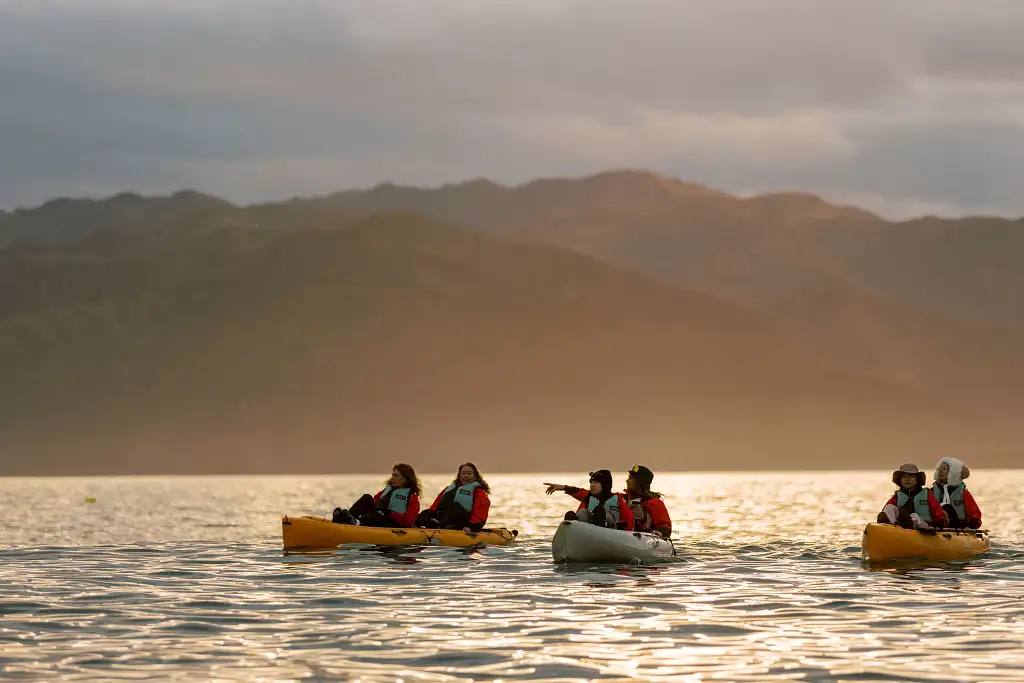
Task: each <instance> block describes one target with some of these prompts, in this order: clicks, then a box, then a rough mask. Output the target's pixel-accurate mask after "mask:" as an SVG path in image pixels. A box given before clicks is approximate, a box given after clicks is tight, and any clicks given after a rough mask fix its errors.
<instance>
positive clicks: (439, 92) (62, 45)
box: [0, 0, 1024, 214]
mask: <svg viewBox="0 0 1024 683" xmlns="http://www.w3.org/2000/svg"><path fill="white" fill-rule="evenodd" d="M1022 28H1024V4H1022V3H1008V2H1007V3H999V2H995V0H993V1H991V2H986V3H981V4H978V5H972V10H971V12H970V13H965V12H964V11H963V6H962V4H961V3H958V2H954V1H952V0H935V1H934V2H931V3H928V4H927V6H925V5H921V4H915V3H891V2H884V1H883V0H860V1H855V0H826V1H822V0H778V1H777V2H772V3H753V2H744V1H742V0H693V1H692V2H686V3H682V2H679V3H672V2H659V1H656V0H638V1H636V2H629V3H623V2H617V1H615V0H604V1H601V0H594V1H588V0H492V1H490V2H486V3H481V2H474V1H472V0H434V1H432V2H430V3H423V2H418V1H416V0H393V2H387V3H382V2H379V1H375V0H349V1H348V2H345V3H334V2H327V1H326V0H324V1H316V0H294V1H293V2H289V3H280V2H270V1H269V0H246V1H244V2H243V1H242V0H220V1H216V2H214V1H201V0H179V1H177V2H170V1H167V0H149V1H148V2H146V3H138V2H128V1H126V0H121V1H115V0H81V1H78V2H71V1H70V0H65V1H56V0H33V2H31V3H25V2H19V1H18V0H7V1H4V0H0V93H4V95H5V96H4V101H3V106H0V207H7V208H10V207H12V206H16V205H27V204H32V203H36V202H39V201H41V200H43V199H45V198H47V197H52V196H56V195H62V194H75V193H78V192H84V191H88V192H90V193H94V192H96V191H97V189H96V188H106V190H107V191H108V192H116V191H118V190H122V189H134V190H137V191H142V192H164V191H169V190H173V189H177V188H179V187H198V188H199V189H202V190H206V191H210V192H214V193H219V194H223V195H225V196H227V197H228V198H229V199H232V200H234V201H253V200H260V199H268V198H276V197H286V196H289V195H292V194H310V193H313V192H325V191H330V190H334V189H340V188H343V187H350V186H367V185H372V184H374V183H377V182H379V181H382V180H394V181H398V182H412V183H418V184H436V183H441V182H448V181H453V180H459V179H464V178H470V177H479V176H487V177H491V178H494V179H497V180H501V181H506V182H518V181H522V180H526V179H529V178H530V177H533V176H536V175H551V174H576V173H588V172H593V171H598V170H603V169H606V168H610V167H621V166H631V167H647V168H651V169H653V170H656V171H660V172H663V173H667V174H670V175H676V174H678V175H681V176H684V177H686V178H688V179H692V180H697V181H701V182H706V183H709V184H714V185H716V186H718V187H721V188H722V189H726V190H733V191H738V190H740V189H754V190H772V189H803V190H809V191H817V192H821V193H823V194H825V195H826V196H835V197H853V196H863V197H877V198H879V200H878V201H876V202H875V203H876V204H878V205H883V204H885V203H886V202H889V203H890V204H892V205H893V206H896V205H897V204H898V205H900V206H904V207H909V206H914V205H920V206H942V207H952V210H953V211H956V210H960V211H970V210H977V209H979V208H985V209H986V210H989V209H994V210H997V211H1000V212H1004V213H1013V214H1020V213H1024V194H1022V193H1020V192H1019V191H1018V189H1017V188H1015V187H1014V186H1013V178H1014V177H1020V176H1021V174H1024V148H1022V143H1021V139H1022V138H1024V136H1022V135H1021V133H1022V132H1024V131H1022V126H1024V47H1022V45H1024V43H1022V42H1021V41H1020V40H1019V39H1018V36H1019V35H1020V29H1022ZM915 203H916V204H915Z"/></svg>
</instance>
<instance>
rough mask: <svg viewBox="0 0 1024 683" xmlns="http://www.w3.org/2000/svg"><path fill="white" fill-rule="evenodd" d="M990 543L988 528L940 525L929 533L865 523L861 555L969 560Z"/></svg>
mask: <svg viewBox="0 0 1024 683" xmlns="http://www.w3.org/2000/svg"><path fill="white" fill-rule="evenodd" d="M990 547H991V546H990V543H989V538H988V531H986V530H978V531H976V530H974V529H966V530H961V529H939V530H937V531H936V533H934V534H932V533H925V532H922V531H917V530H914V529H904V528H902V527H898V526H893V525H892V524H868V525H867V526H865V527H864V535H863V536H862V538H861V552H862V553H863V555H864V559H866V560H870V561H872V562H885V561H887V560H909V559H914V558H923V559H927V560H951V561H962V560H970V559H971V558H974V557H977V556H978V555H982V554H984V553H987V552H988V551H989V548H990Z"/></svg>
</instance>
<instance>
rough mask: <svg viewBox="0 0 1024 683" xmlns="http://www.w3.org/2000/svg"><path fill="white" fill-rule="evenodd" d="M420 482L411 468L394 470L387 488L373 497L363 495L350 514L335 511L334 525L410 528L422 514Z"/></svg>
mask: <svg viewBox="0 0 1024 683" xmlns="http://www.w3.org/2000/svg"><path fill="white" fill-rule="evenodd" d="M421 493H423V491H422V489H421V488H420V482H419V479H417V478H416V470H414V469H413V468H412V465H407V464H405V463H404V462H400V463H398V464H396V465H395V466H394V467H393V468H392V470H391V478H390V479H388V480H387V482H386V485H385V486H384V488H383V489H382V490H380V491H378V492H377V494H376V495H374V496H371V495H370V494H368V493H364V494H363V495H362V496H360V498H359V500H357V501H356V502H355V503H353V504H352V507H350V508H349V509H347V510H343V509H341V508H334V515H333V517H332V520H331V521H333V522H334V523H335V524H359V525H362V526H386V527H406V528H408V527H411V526H412V525H413V522H414V521H415V520H416V515H418V514H419V511H420V494H421Z"/></svg>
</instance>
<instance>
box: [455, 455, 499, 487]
mask: <svg viewBox="0 0 1024 683" xmlns="http://www.w3.org/2000/svg"><path fill="white" fill-rule="evenodd" d="M463 467H469V468H472V470H473V476H474V477H476V480H477V481H478V482H480V488H482V489H483V490H484V491H486V492H487V493H490V492H491V487H490V486H488V485H487V482H486V481H484V478H483V477H481V476H480V470H478V469H477V468H476V465H474V464H473V463H471V462H464V463H462V464H461V465H459V469H458V470H456V472H455V481H453V482H452V483H453V484H458V483H459V474H460V473H461V472H462V468H463Z"/></svg>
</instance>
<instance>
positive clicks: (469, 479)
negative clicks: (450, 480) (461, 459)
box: [459, 466, 476, 485]
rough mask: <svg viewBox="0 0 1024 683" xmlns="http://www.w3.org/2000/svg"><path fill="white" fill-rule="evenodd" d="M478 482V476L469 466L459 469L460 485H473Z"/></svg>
mask: <svg viewBox="0 0 1024 683" xmlns="http://www.w3.org/2000/svg"><path fill="white" fill-rule="evenodd" d="M474 481H476V474H475V473H474V472H473V468H472V467H469V466H463V467H462V468H461V469H459V483H460V484H463V485H465V484H472V483H473V482H474Z"/></svg>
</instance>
